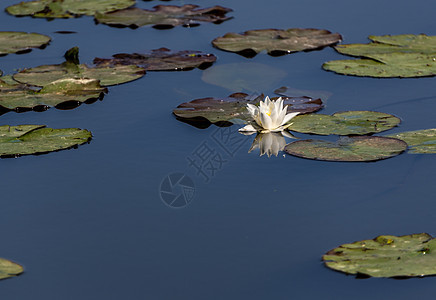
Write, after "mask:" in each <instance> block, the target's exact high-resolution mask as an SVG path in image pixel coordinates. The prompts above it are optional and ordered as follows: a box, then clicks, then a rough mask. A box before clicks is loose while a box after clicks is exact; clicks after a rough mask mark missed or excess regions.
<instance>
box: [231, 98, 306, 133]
mask: <svg viewBox="0 0 436 300" xmlns="http://www.w3.org/2000/svg"><path fill="white" fill-rule="evenodd" d="M247 109H248V111H249V112H250V115H251V116H252V117H253V120H254V122H251V123H250V124H248V125H247V126H245V127H243V128H241V129H239V131H240V132H242V133H244V132H252V133H254V132H256V131H258V132H262V133H266V132H280V131H283V130H285V129H286V128H288V127H289V126H290V125H291V124H290V123H289V121H290V120H291V119H292V118H293V117H295V116H296V115H298V114H299V112H295V113H289V114H287V110H288V106H287V105H286V106H285V107H283V99H282V97H280V98H278V99H277V100H271V99H270V98H269V97H268V96H266V98H265V101H260V103H259V106H256V105H253V104H247Z"/></svg>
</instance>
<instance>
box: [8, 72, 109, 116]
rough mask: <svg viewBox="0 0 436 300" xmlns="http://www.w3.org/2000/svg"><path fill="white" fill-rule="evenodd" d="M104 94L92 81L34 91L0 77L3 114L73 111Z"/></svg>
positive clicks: (65, 82)
mask: <svg viewBox="0 0 436 300" xmlns="http://www.w3.org/2000/svg"><path fill="white" fill-rule="evenodd" d="M105 92H107V90H106V89H105V88H102V87H101V86H100V83H99V81H98V80H95V79H72V78H67V79H59V80H57V81H54V82H52V83H50V84H48V85H46V86H44V87H43V88H42V89H40V90H35V89H34V88H31V87H29V86H28V85H26V84H20V83H17V82H15V83H13V80H11V79H10V77H7V78H6V77H0V107H2V108H3V109H6V110H18V111H21V110H23V109H35V110H45V109H47V107H54V106H56V107H60V108H66V107H71V108H72V107H76V106H78V105H80V103H83V102H85V101H87V102H89V101H92V100H96V99H101V98H102V97H103V94H104V93H105Z"/></svg>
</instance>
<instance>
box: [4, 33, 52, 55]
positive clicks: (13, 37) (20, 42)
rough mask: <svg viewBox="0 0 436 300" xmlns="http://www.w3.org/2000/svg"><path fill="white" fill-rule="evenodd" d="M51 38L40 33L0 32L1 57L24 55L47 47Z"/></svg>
mask: <svg viewBox="0 0 436 300" xmlns="http://www.w3.org/2000/svg"><path fill="white" fill-rule="evenodd" d="M50 41H51V38H50V37H48V36H46V35H43V34H39V33H27V32H16V31H0V55H6V54H10V53H23V52H27V51H30V50H31V49H32V48H41V47H44V46H46V45H47V44H48V43H49V42H50Z"/></svg>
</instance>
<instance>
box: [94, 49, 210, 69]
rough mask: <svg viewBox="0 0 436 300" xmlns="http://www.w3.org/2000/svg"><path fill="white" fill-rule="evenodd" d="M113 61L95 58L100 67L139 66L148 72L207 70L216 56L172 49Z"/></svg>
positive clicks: (125, 56) (120, 56) (137, 54)
mask: <svg viewBox="0 0 436 300" xmlns="http://www.w3.org/2000/svg"><path fill="white" fill-rule="evenodd" d="M112 57H113V58H112V59H104V58H95V59H94V64H96V65H98V66H112V65H137V66H139V67H142V68H144V69H146V70H147V71H182V70H192V69H194V68H199V69H206V68H208V67H209V66H211V65H212V64H213V63H214V62H215V61H216V56H215V55H213V54H206V53H203V52H201V51H191V50H186V51H179V52H171V50H170V49H167V48H160V49H155V50H152V51H151V52H150V53H143V54H141V53H133V54H127V53H120V54H115V55H113V56H112Z"/></svg>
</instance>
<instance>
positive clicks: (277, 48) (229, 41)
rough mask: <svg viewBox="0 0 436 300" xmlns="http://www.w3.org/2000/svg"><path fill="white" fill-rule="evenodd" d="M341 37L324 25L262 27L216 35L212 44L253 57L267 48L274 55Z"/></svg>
mask: <svg viewBox="0 0 436 300" xmlns="http://www.w3.org/2000/svg"><path fill="white" fill-rule="evenodd" d="M341 39H342V37H341V35H340V34H338V33H331V32H330V31H328V30H322V29H312V28H309V29H302V28H291V29H286V30H279V29H260V30H250V31H246V32H244V33H243V34H239V33H227V34H225V35H224V36H223V37H218V38H216V39H214V40H213V41H212V44H213V45H214V46H215V47H217V48H218V49H221V50H225V51H230V52H236V53H238V54H241V55H244V56H249V57H252V56H255V55H256V54H257V53H259V52H261V51H263V50H266V51H267V52H268V54H271V55H281V54H286V53H292V52H297V51H304V50H312V49H318V48H321V47H325V46H329V45H333V44H336V43H338V42H339V41H341Z"/></svg>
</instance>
